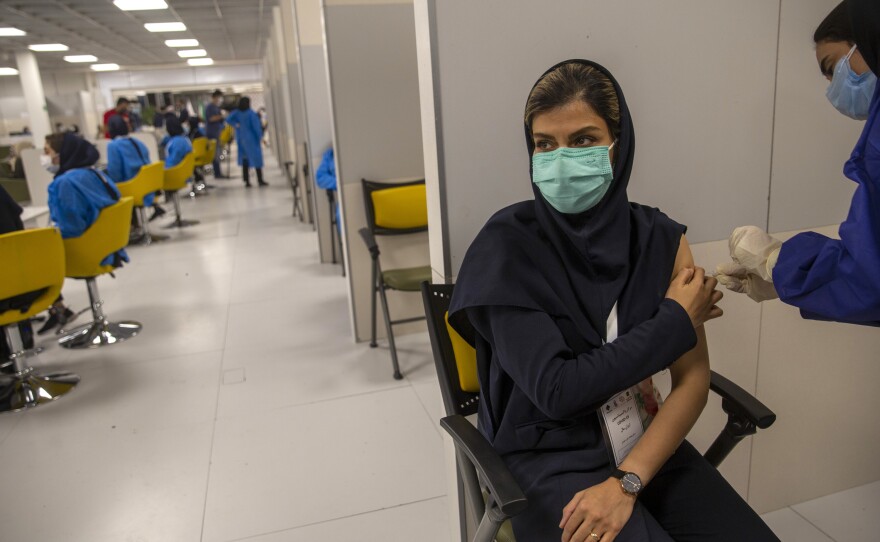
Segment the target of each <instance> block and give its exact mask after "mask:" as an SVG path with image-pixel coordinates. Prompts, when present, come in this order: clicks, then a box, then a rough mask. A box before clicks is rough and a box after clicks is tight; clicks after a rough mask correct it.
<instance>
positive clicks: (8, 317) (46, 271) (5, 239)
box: [0, 228, 64, 340]
mask: <svg viewBox="0 0 880 542" xmlns="http://www.w3.org/2000/svg"><path fill="white" fill-rule="evenodd" d="M0 261H2V262H4V264H3V265H0V299H9V298H11V297H16V296H19V295H22V294H27V293H30V292H36V291H39V290H42V289H44V288H45V291H44V292H43V293H41V294H40V295H39V296H38V297H37V298H36V299H35V300H34V301H33V302H32V303H31V305H30V308H29V309H28V310H27V311H25V312H21V311H20V310H14V309H13V310H8V311H5V312H3V313H0V326H5V325H9V324H13V323H15V322H21V321H23V320H27V319H28V318H30V317H31V316H33V315H35V314H37V313H38V312H41V311H44V310H46V308H48V307H49V306H51V305H52V303H54V302H55V300H56V299H57V298H58V294H59V293H61V285H62V284H64V245H63V244H62V241H61V233H59V232H58V230H56V229H55V228H40V229H34V230H23V231H15V232H12V233H5V234H3V235H0ZM0 340H5V339H4V338H2V337H0Z"/></svg>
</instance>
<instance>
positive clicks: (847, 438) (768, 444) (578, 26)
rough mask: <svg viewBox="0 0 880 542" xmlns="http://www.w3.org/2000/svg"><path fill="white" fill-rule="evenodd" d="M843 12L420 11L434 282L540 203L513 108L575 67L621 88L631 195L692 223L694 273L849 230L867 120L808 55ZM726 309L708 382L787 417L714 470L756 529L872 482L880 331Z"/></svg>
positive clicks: (745, 304) (705, 439) (661, 6)
mask: <svg viewBox="0 0 880 542" xmlns="http://www.w3.org/2000/svg"><path fill="white" fill-rule="evenodd" d="M837 3H838V2H837V0H804V1H794V0H774V1H766V0H742V1H740V2H722V1H710V2H707V1H701V0H669V1H665V2H662V3H658V2H651V1H648V0H634V1H632V2H625V3H621V2H603V1H598V0H559V1H557V2H553V3H552V5H549V4H548V5H547V6H544V5H542V6H541V7H540V9H539V8H538V7H537V6H536V4H535V3H534V2H529V1H526V0H505V1H501V0H487V1H484V2H468V1H466V0H442V1H440V0H416V2H415V4H416V28H417V43H418V47H419V51H418V54H419V77H420V92H421V110H422V114H421V117H422V124H423V141H424V157H425V164H426V171H425V175H426V178H427V183H428V193H429V218H430V245H431V264H432V267H433V269H434V275H435V279H437V280H443V281H453V280H454V279H455V276H456V274H457V272H458V269H459V267H460V265H461V261H462V258H463V257H464V254H465V252H466V250H467V247H468V246H469V244H470V243H471V241H472V239H473V238H474V236H475V235H476V233H477V232H478V231H479V229H480V228H481V227H482V225H483V224H484V223H485V221H486V220H487V219H488V218H489V216H491V215H492V214H493V213H494V212H495V211H497V210H498V209H500V208H502V207H504V206H505V205H508V204H510V203H513V202H516V201H520V200H524V199H530V198H531V197H532V192H531V188H530V186H529V178H528V160H529V158H528V156H527V154H526V146H525V141H524V139H523V125H522V114H523V108H524V105H525V101H526V97H527V94H528V92H529V89H530V88H531V86H532V84H533V83H534V82H535V80H536V79H537V78H538V77H539V76H540V75H541V73H543V71H544V70H545V69H547V68H548V67H550V66H551V65H553V64H555V63H556V62H558V61H561V60H565V59H567V58H587V59H592V60H596V61H598V62H600V63H601V64H603V65H605V66H606V67H607V68H609V69H610V70H611V72H612V73H614V74H615V76H616V77H617V78H618V80H619V81H620V84H621V86H622V88H623V91H624V93H625V94H626V99H627V102H628V105H629V107H630V110H631V112H632V116H633V119H634V124H635V130H636V140H637V146H636V148H637V152H636V162H635V168H634V171H633V176H632V179H631V182H630V191H629V194H630V198H631V199H632V200H633V201H638V202H640V203H644V204H650V205H653V206H657V207H660V208H661V209H663V210H664V211H665V212H666V213H667V214H669V215H670V216H672V217H673V218H674V219H676V220H678V221H680V222H682V223H684V224H687V225H688V226H689V230H688V237H689V239H690V241H691V243H692V246H693V252H694V255H695V258H696V261H697V263H698V264H699V265H702V266H705V267H707V268H714V267H715V265H716V264H717V263H720V262H722V261H725V260H727V259H728V255H727V237H728V235H729V234H730V232H731V230H732V229H733V228H734V227H736V226H739V225H744V224H756V225H759V226H762V227H769V228H770V230H771V231H776V232H779V231H781V230H803V229H807V228H816V227H819V226H823V225H828V224H836V223H839V222H840V221H842V220H843V219H844V218H845V213H846V208H847V205H848V202H849V198H850V196H851V194H852V188H853V185H852V183H848V182H847V181H844V180H843V179H842V175H841V170H842V166H843V162H844V161H845V159H846V158H847V157H848V154H849V151H850V149H851V148H852V146H853V144H854V143H855V140H856V138H857V136H858V133H859V130H860V129H861V123H857V122H854V121H850V120H849V119H846V118H843V117H842V116H840V115H839V114H838V113H836V112H835V111H834V109H833V108H832V107H831V106H830V105H829V104H828V102H827V100H825V98H824V91H825V86H826V85H827V82H826V81H825V80H824V79H823V78H822V77H821V76H820V74H819V70H818V67H817V65H816V60H815V56H814V50H813V44H812V41H811V38H812V33H813V31H814V30H815V27H816V26H817V25H818V24H819V22H820V21H821V20H822V18H823V17H824V16H825V15H826V14H827V13H828V12H830V11H831V9H832V8H833V7H834V6H835V5H836V4H837ZM538 14H540V15H542V16H536V15H538ZM825 231H829V232H831V233H833V231H834V228H830V229H826V230H825ZM786 235H788V234H786ZM723 307H724V309H725V311H726V316H725V317H724V318H723V319H722V320H720V321H716V322H711V323H710V324H709V325H708V334H709V343H710V355H711V360H712V365H713V368H715V369H716V370H718V371H719V372H721V373H723V374H726V375H727V376H729V377H730V378H732V379H733V380H735V381H736V382H737V383H739V384H740V385H741V386H743V387H744V388H746V389H747V390H748V391H751V392H756V393H757V395H758V397H759V398H760V399H761V400H763V401H764V402H766V403H767V405H768V406H770V407H771V408H773V409H774V410H775V411H776V412H777V413H778V415H779V420H778V422H777V423H776V425H775V426H774V427H772V428H771V429H769V430H767V431H765V432H763V433H761V434H759V435H758V436H757V437H755V438H754V439H751V440H748V441H746V442H744V443H743V444H741V445H740V446H739V448H738V449H737V450H736V452H735V453H734V454H733V455H732V456H731V457H730V458H728V460H727V461H726V462H725V464H724V465H723V467H722V469H721V470H722V473H723V474H724V475H725V476H726V477H727V478H728V480H730V481H731V483H732V484H733V485H734V486H735V487H736V489H737V490H738V491H740V492H741V494H743V495H745V496H746V497H747V498H748V499H749V501H750V502H751V503H752V504H753V506H755V507H756V508H757V509H758V510H759V511H761V512H766V511H769V510H773V509H777V508H780V507H783V506H786V505H789V504H792V503H794V502H799V501H803V500H807V499H810V498H813V497H817V496H820V495H824V494H827V493H831V492H835V491H839V490H842V489H845V488H848V487H852V486H853V485H858V484H863V483H866V482H870V481H872V480H877V479H878V478H880V464H878V463H877V461H876V456H877V455H878V453H880V437H878V436H877V435H876V434H874V433H876V432H872V431H867V432H866V431H865V430H864V426H863V425H861V424H859V423H857V421H856V420H855V419H854V418H853V416H852V410H851V409H852V408H857V409H858V410H859V411H860V412H866V413H870V412H873V411H875V410H877V409H878V407H880V396H878V395H877V394H876V393H875V392H874V391H873V389H872V388H873V387H874V383H875V382H877V380H878V378H880V372H878V371H880V370H878V368H877V364H876V352H877V351H878V350H880V337H878V336H877V334H876V332H874V331H873V330H870V329H865V328H859V327H856V326H842V325H837V324H825V323H816V322H807V321H804V320H802V319H801V318H800V317H799V315H798V313H797V311H796V310H795V309H793V308H792V307H789V306H786V305H783V304H782V303H780V302H779V301H774V302H769V303H765V304H763V305H758V304H756V303H754V302H752V301H751V300H749V299H748V298H746V297H745V296H738V295H734V294H728V295H727V296H726V298H725V300H724V301H723ZM856 404H857V405H858V406H857V407H855V406H854V405H856ZM867 415H868V416H870V414H867ZM723 421H724V415H723V413H721V411H720V407H719V405H718V401H715V400H713V402H712V403H710V405H709V407H707V409H706V411H705V413H704V415H703V417H702V418H701V420H700V422H699V423H698V425H697V427H696V428H695V430H694V432H693V433H692V435H691V439H692V440H693V441H694V442H695V444H697V445H698V446H699V447H701V448H705V447H706V446H707V445H708V444H709V441H710V439H711V438H712V437H713V436H714V434H716V433H717V430H718V429H719V428H720V427H721V426H722V425H723Z"/></svg>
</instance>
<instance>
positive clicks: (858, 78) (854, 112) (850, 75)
mask: <svg viewBox="0 0 880 542" xmlns="http://www.w3.org/2000/svg"><path fill="white" fill-rule="evenodd" d="M855 50H856V46H855V45H853V48H852V49H850V50H849V53H848V54H847V55H846V56H845V57H843V58H841V59H840V60H839V61H838V62H837V65H836V66H835V67H834V75H833V76H832V79H831V84H830V85H828V90H827V91H825V95H826V96H827V97H828V101H830V102H831V105H833V106H834V108H835V109H837V110H838V111H840V112H841V113H843V114H844V115H846V116H847V117H850V118H853V119H856V120H865V119H866V118H868V111H869V109H870V108H871V98H872V97H873V96H874V87H876V86H877V76H876V75H874V73H873V72H871V70H868V71H866V72H865V73H863V74H862V75H857V74H856V72H854V71H853V70H852V67H850V65H849V57H851V56H852V54H853V53H854V52H855Z"/></svg>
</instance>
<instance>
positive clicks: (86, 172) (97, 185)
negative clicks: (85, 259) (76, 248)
mask: <svg viewBox="0 0 880 542" xmlns="http://www.w3.org/2000/svg"><path fill="white" fill-rule="evenodd" d="M99 175H101V173H100V172H98V171H97V170H95V169H92V168H78V169H71V170H70V171H67V172H65V173H62V174H61V175H59V176H58V177H55V179H54V180H53V181H52V182H51V183H49V217H50V218H51V219H52V222H54V223H55V225H56V226H57V227H58V229H59V230H60V231H61V237H62V238H63V239H69V238H73V237H79V236H80V235H82V234H83V233H85V231H86V230H87V229H89V226H91V225H92V224H94V223H95V221H96V220H98V214H100V212H101V209H103V208H104V207H108V206H110V205H113V204H114V203H116V202H117V201H118V200H119V189H118V188H116V185H115V184H113V183H112V182H110V181H109V179H106V177H104V180H105V181H107V182H106V184H105V183H104V182H102V181H101V177H99ZM108 187H109V190H108ZM111 191H112V192H113V193H114V194H115V197H111V195H110V192H111ZM118 254H119V255H120V256H121V257H122V260H123V261H126V262H127V261H128V255H127V254H126V253H125V250H120V251H118ZM112 264H113V254H108V255H107V257H106V258H104V259H103V260H102V261H101V265H112Z"/></svg>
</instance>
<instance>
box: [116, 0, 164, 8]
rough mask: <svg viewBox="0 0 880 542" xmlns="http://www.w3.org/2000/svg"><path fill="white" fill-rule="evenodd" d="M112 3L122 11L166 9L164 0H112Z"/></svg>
mask: <svg viewBox="0 0 880 542" xmlns="http://www.w3.org/2000/svg"><path fill="white" fill-rule="evenodd" d="M113 4H114V5H115V6H116V7H118V8H119V9H121V10H122V11H141V10H147V9H168V4H166V3H165V0H113Z"/></svg>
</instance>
